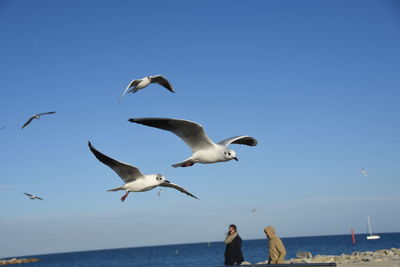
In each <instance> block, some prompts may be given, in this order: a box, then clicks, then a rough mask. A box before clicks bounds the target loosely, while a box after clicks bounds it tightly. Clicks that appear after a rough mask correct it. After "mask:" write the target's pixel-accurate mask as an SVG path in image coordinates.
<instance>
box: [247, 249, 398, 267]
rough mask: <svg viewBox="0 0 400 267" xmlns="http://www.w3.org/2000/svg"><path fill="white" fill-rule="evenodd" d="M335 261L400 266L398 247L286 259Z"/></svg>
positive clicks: (304, 253)
mask: <svg viewBox="0 0 400 267" xmlns="http://www.w3.org/2000/svg"><path fill="white" fill-rule="evenodd" d="M332 262H334V263H336V264H337V265H342V266H347V265H359V264H367V263H371V264H372V265H373V264H378V263H388V264H387V265H385V266H397V267H400V249H399V248H392V249H381V250H377V251H375V252H372V251H365V252H358V251H356V252H353V253H352V254H350V255H349V254H342V255H338V256H337V255H315V256H313V255H312V254H311V253H310V252H299V253H297V255H296V258H293V259H290V260H286V263H287V264H291V263H332ZM266 263H267V262H258V263H256V265H257V264H260V265H261V264H266ZM242 265H251V263H250V262H243V263H242Z"/></svg>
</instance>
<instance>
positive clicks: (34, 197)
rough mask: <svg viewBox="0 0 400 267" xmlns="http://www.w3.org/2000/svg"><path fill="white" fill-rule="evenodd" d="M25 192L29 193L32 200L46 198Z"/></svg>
mask: <svg viewBox="0 0 400 267" xmlns="http://www.w3.org/2000/svg"><path fill="white" fill-rule="evenodd" d="M24 194H25V195H27V196H28V197H29V199H32V200H35V199H39V200H44V199H43V198H41V197H38V196H35V195H32V194H28V193H24Z"/></svg>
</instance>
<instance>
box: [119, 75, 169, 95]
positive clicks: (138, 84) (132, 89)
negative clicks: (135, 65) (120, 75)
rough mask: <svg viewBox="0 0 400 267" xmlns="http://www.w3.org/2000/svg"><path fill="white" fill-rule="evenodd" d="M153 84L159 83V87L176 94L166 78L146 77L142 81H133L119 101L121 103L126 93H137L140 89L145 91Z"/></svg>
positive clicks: (158, 76) (157, 76) (159, 76)
mask: <svg viewBox="0 0 400 267" xmlns="http://www.w3.org/2000/svg"><path fill="white" fill-rule="evenodd" d="M151 83H158V84H159V85H161V86H163V87H165V88H167V89H168V90H169V91H171V92H172V93H175V90H174V88H173V87H172V85H171V83H170V82H169V81H168V80H167V78H165V77H164V76H161V75H155V76H146V77H144V78H142V79H136V80H133V81H131V82H130V83H129V85H128V86H127V87H126V89H125V91H124V93H123V94H122V95H121V97H120V98H119V100H120V101H121V98H122V97H123V96H124V95H125V94H126V93H136V92H137V91H139V90H140V89H143V88H145V87H147V86H149V85H150V84H151Z"/></svg>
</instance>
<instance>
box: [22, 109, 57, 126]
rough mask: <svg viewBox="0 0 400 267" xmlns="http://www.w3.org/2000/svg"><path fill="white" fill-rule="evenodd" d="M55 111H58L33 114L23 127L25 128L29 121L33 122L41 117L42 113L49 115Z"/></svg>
mask: <svg viewBox="0 0 400 267" xmlns="http://www.w3.org/2000/svg"><path fill="white" fill-rule="evenodd" d="M54 113H56V112H55V111H50V112H43V113H39V114H36V115H33V116H32V117H30V118H29V120H28V121H27V122H25V124H24V125H22V127H21V129H24V128H25V127H26V126H27V125H28V124H29V123H31V122H32V120H33V119H40V116H42V115H48V114H54Z"/></svg>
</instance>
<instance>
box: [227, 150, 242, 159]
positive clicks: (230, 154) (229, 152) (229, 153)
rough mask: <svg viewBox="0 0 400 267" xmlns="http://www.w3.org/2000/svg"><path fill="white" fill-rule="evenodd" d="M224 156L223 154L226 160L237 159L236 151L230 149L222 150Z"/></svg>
mask: <svg viewBox="0 0 400 267" xmlns="http://www.w3.org/2000/svg"><path fill="white" fill-rule="evenodd" d="M224 156H225V159H226V160H231V159H234V160H236V161H239V160H238V158H237V157H236V152H235V151H234V150H232V149H227V150H226V151H225V152H224Z"/></svg>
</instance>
